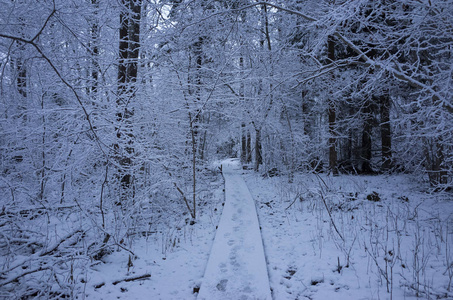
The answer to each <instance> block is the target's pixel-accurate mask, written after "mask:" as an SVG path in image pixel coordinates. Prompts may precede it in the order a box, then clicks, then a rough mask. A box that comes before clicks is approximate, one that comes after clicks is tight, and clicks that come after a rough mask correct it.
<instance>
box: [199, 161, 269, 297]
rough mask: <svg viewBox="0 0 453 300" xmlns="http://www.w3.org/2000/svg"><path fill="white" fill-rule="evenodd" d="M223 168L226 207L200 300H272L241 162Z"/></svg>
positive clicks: (255, 220)
mask: <svg viewBox="0 0 453 300" xmlns="http://www.w3.org/2000/svg"><path fill="white" fill-rule="evenodd" d="M222 169H223V176H224V178H225V198H226V199H225V206H224V208H223V212H222V216H221V218H220V222H219V227H218V229H217V233H216V236H215V240H214V244H213V246H212V250H211V255H210V257H209V260H208V265H207V267H206V271H205V274H204V278H203V282H202V284H201V287H200V292H199V294H198V298H197V299H199V300H202V299H206V300H217V299H219V300H220V299H221V300H227V299H241V300H242V299H243V300H246V299H260V300H261V299H268V300H271V299H272V297H271V291H270V287H269V277H268V274H267V268H266V260H265V258H264V251H263V242H262V240H261V233H260V229H259V223H258V217H257V215H256V208H255V204H254V202H253V199H252V195H251V194H250V192H249V190H248V188H247V185H246V184H245V182H244V180H243V179H242V177H241V174H240V166H239V162H237V161H235V160H228V161H225V162H224V163H223V166H222Z"/></svg>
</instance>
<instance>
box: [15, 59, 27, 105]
mask: <svg viewBox="0 0 453 300" xmlns="http://www.w3.org/2000/svg"><path fill="white" fill-rule="evenodd" d="M16 68H17V82H16V84H17V91H18V92H19V93H20V94H21V95H22V96H23V97H27V69H26V67H25V65H24V63H23V62H22V60H21V59H18V60H17V61H16Z"/></svg>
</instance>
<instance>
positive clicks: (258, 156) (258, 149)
mask: <svg viewBox="0 0 453 300" xmlns="http://www.w3.org/2000/svg"><path fill="white" fill-rule="evenodd" d="M262 164H263V156H262V145H261V129H257V128H255V167H254V170H255V172H258V170H259V168H260V165H262Z"/></svg>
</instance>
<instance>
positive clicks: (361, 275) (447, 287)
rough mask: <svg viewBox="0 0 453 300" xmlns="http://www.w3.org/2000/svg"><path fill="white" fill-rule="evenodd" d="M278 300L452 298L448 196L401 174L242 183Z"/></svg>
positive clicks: (451, 224)
mask: <svg viewBox="0 0 453 300" xmlns="http://www.w3.org/2000/svg"><path fill="white" fill-rule="evenodd" d="M246 176H247V178H248V180H247V182H248V184H249V187H250V189H251V191H252V194H254V195H255V197H256V201H257V205H258V212H259V218H260V224H261V226H262V228H263V229H262V235H263V242H264V245H265V251H266V253H267V259H268V269H269V274H270V281H271V288H272V289H273V293H274V298H275V299H327V298H332V297H335V299H343V298H344V299H359V298H360V299H403V298H404V299H416V298H424V299H450V298H451V297H453V286H452V278H453V264H452V261H453V251H452V246H453V243H452V238H453V214H452V210H451V207H452V201H453V197H452V194H451V193H448V192H444V193H430V192H429V185H428V184H427V183H425V182H423V181H422V180H421V179H420V178H418V177H415V176H406V175H404V176H403V175H377V176H352V175H340V176H338V177H331V176H326V175H323V174H320V175H317V174H311V175H301V174H299V175H297V176H296V178H295V180H294V182H293V183H288V180H287V178H284V177H282V176H280V177H272V178H261V177H256V176H254V175H253V174H247V175H246Z"/></svg>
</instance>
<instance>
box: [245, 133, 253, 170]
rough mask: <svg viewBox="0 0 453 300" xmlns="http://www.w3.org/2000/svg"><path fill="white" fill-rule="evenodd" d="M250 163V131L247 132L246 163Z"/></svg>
mask: <svg viewBox="0 0 453 300" xmlns="http://www.w3.org/2000/svg"><path fill="white" fill-rule="evenodd" d="M251 162H252V135H251V134H250V131H249V130H247V159H246V163H248V164H249V163H251Z"/></svg>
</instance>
